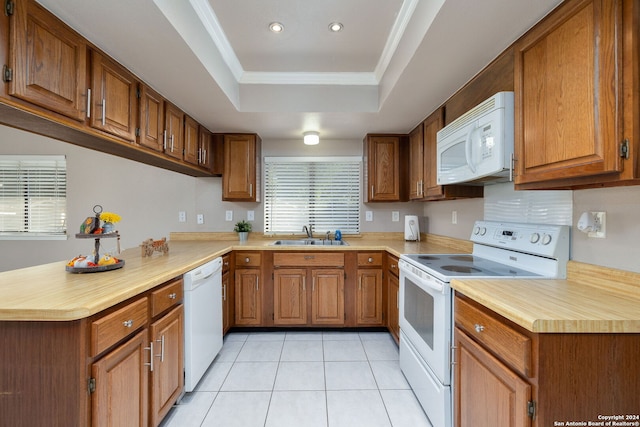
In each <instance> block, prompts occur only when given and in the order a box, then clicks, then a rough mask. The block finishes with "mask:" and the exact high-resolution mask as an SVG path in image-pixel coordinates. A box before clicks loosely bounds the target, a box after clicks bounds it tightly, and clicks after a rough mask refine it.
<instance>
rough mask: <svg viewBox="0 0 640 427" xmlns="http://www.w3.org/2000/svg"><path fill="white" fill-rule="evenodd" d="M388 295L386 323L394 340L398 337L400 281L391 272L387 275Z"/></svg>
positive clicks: (397, 339)
mask: <svg viewBox="0 0 640 427" xmlns="http://www.w3.org/2000/svg"><path fill="white" fill-rule="evenodd" d="M388 276H389V278H388V281H389V282H388V283H389V287H388V290H387V292H388V295H387V325H388V327H389V331H390V332H391V335H393V338H394V339H395V340H396V342H398V341H399V339H400V319H399V317H400V315H399V308H400V305H399V304H400V301H399V293H400V283H399V281H398V278H397V277H396V276H394V275H393V274H389V275H388Z"/></svg>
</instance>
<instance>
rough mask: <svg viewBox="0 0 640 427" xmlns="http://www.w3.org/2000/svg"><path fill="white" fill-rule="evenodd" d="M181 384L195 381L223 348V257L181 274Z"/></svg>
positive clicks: (187, 385)
mask: <svg viewBox="0 0 640 427" xmlns="http://www.w3.org/2000/svg"><path fill="white" fill-rule="evenodd" d="M184 311H185V316H184V323H185V325H184V341H185V345H184V371H185V378H184V387H185V391H186V392H191V391H193V390H194V389H195V388H196V385H198V381H200V379H201V378H202V375H203V374H204V373H205V371H206V370H207V368H209V365H211V362H213V359H214V358H215V357H216V355H217V354H218V352H219V351H220V349H221V348H222V258H216V259H214V260H213V261H210V262H208V263H206V264H203V265H201V266H200V267H198V268H196V269H194V270H191V271H189V272H187V273H185V274H184Z"/></svg>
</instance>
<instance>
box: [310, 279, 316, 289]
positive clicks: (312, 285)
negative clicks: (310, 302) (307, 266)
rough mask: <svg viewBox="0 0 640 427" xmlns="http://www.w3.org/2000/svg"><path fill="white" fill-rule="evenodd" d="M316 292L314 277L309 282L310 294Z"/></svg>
mask: <svg viewBox="0 0 640 427" xmlns="http://www.w3.org/2000/svg"><path fill="white" fill-rule="evenodd" d="M315 291H316V278H315V277H314V278H313V280H312V281H311V292H315Z"/></svg>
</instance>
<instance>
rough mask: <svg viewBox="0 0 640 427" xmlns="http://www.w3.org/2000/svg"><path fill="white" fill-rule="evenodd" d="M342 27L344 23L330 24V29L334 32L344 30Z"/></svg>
mask: <svg viewBox="0 0 640 427" xmlns="http://www.w3.org/2000/svg"><path fill="white" fill-rule="evenodd" d="M342 28H344V25H342V24H341V23H339V22H332V23H331V24H329V31H331V32H332V33H337V32H338V31H342Z"/></svg>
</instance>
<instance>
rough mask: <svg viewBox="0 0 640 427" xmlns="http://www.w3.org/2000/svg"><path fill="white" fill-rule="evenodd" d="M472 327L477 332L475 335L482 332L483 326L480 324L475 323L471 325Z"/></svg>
mask: <svg viewBox="0 0 640 427" xmlns="http://www.w3.org/2000/svg"><path fill="white" fill-rule="evenodd" d="M473 327H474V328H475V329H476V332H477V333H480V332H482V331H484V326H482V325H480V324H478V323H476V324H475V325H473Z"/></svg>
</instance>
